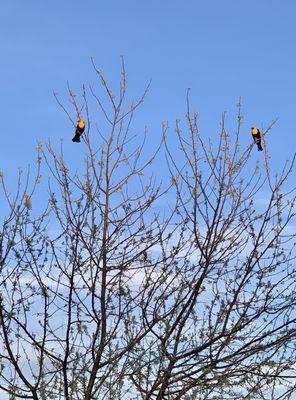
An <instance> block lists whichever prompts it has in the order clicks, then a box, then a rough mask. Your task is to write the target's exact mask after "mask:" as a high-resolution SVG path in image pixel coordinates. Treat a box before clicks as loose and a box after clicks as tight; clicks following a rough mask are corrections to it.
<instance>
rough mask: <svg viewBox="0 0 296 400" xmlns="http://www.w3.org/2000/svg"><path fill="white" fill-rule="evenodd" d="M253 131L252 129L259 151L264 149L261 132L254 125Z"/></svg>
mask: <svg viewBox="0 0 296 400" xmlns="http://www.w3.org/2000/svg"><path fill="white" fill-rule="evenodd" d="M251 131H252V136H253V139H254V142H255V143H256V144H257V148H258V151H262V150H263V147H262V145H261V132H260V131H259V129H258V128H256V127H252V128H251Z"/></svg>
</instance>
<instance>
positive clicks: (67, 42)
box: [0, 0, 296, 172]
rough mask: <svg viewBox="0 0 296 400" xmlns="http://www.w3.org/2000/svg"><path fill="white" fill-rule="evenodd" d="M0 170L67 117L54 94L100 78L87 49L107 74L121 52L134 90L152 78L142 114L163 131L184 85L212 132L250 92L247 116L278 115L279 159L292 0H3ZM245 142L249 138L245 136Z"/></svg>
mask: <svg viewBox="0 0 296 400" xmlns="http://www.w3.org/2000/svg"><path fill="white" fill-rule="evenodd" d="M0 7H1V8H0V12H1V24H0V45H1V53H0V54H1V74H0V105H1V147H0V170H4V171H5V172H7V171H9V170H10V171H11V170H12V169H17V166H18V165H19V164H22V165H24V166H25V165H26V164H27V163H29V162H31V161H32V159H33V158H34V157H35V148H36V143H37V141H39V140H46V139H47V138H49V137H50V138H51V140H52V141H53V142H55V141H56V142H58V140H59V138H60V137H64V138H65V140H66V141H67V140H69V152H70V153H71V152H73V155H75V154H76V152H77V151H80V150H78V147H75V145H72V142H71V137H72V127H71V126H70V124H69V122H68V121H67V119H66V117H65V115H63V113H62V112H61V110H60V109H59V108H58V106H57V104H56V103H55V101H54V98H53V95H52V92H53V90H55V91H57V92H59V93H60V94H61V95H62V96H64V95H65V93H66V82H67V80H68V81H69V82H70V85H71V86H72V87H73V88H74V89H78V88H79V86H80V85H81V84H82V83H83V82H85V83H89V82H92V81H94V80H95V74H94V72H93V70H92V67H91V62H90V57H93V58H94V59H95V61H96V64H97V65H98V67H100V68H102V69H103V71H104V72H105V73H106V76H107V78H109V79H110V80H111V82H115V79H118V73H119V68H120V57H119V56H120V55H124V57H125V60H126V64H127V70H128V75H129V78H130V83H131V91H132V94H134V95H136V94H138V93H140V92H141V89H142V88H143V87H144V86H145V84H146V83H147V82H148V81H149V80H150V78H151V79H152V86H151V91H150V94H149V96H148V99H147V102H146V105H144V108H143V110H142V111H141V114H140V115H141V123H142V125H143V126H144V125H147V126H148V128H150V132H151V133H150V135H151V139H152V140H155V141H156V139H157V137H158V135H159V133H160V127H161V122H162V121H163V120H169V121H171V122H173V121H174V119H175V118H176V117H182V116H183V115H184V108H185V94H186V88H187V87H189V86H190V87H191V88H192V105H193V107H194V108H195V109H196V110H198V111H199V112H200V117H201V123H202V124H203V127H204V129H207V130H208V134H211V132H217V130H218V128H219V125H218V121H219V118H220V115H221V113H222V112H223V110H225V109H228V110H230V118H231V116H232V115H233V111H234V110H235V104H236V102H237V99H238V97H239V96H242V98H243V104H244V113H245V126H244V129H245V131H246V137H247V135H249V128H250V126H252V125H257V126H259V127H261V125H262V124H263V125H264V126H266V125H267V124H268V123H269V122H270V121H271V120H272V119H273V118H275V117H277V118H279V121H278V124H277V126H276V128H275V129H274V130H273V133H272V134H271V135H270V137H269V148H270V153H271V156H272V157H273V159H274V160H280V159H282V160H285V159H286V158H288V157H289V158H290V155H291V153H292V152H293V151H294V150H295V143H296V139H295V137H296V135H295V111H296V102H295V98H296V55H295V50H296V48H295V46H296V44H295V43H296V27H295V20H296V2H295V0H285V1H279V0H248V1H243V0H223V1H222V0H207V1H204V0H186V1H185V0H149V1H139V0H125V1H121V0H117V1H114V0H113V1H112V0H108V1H107V0H106V1H99V0H85V1H81V0H80V1H78V0H62V1H61V0H51V1H37V0H25V1H24V0H13V1H12V0H6V1H2V2H1V6H0ZM248 140H251V138H249V137H248Z"/></svg>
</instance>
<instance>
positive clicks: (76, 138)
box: [72, 118, 85, 143]
mask: <svg viewBox="0 0 296 400" xmlns="http://www.w3.org/2000/svg"><path fill="white" fill-rule="evenodd" d="M84 129H85V122H84V121H83V119H82V118H80V120H79V121H78V123H77V126H76V131H75V136H74V137H73V139H72V142H76V143H79V142H80V137H81V135H82V134H83V132H84Z"/></svg>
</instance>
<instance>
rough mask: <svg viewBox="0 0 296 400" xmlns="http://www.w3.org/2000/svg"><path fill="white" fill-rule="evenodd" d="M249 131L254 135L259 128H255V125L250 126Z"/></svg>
mask: <svg viewBox="0 0 296 400" xmlns="http://www.w3.org/2000/svg"><path fill="white" fill-rule="evenodd" d="M251 131H252V134H253V135H256V134H257V133H258V132H259V129H258V128H256V127H255V126H252V128H251Z"/></svg>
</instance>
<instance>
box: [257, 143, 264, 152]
mask: <svg viewBox="0 0 296 400" xmlns="http://www.w3.org/2000/svg"><path fill="white" fill-rule="evenodd" d="M257 147H258V151H263V147H262V145H261V143H257Z"/></svg>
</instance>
